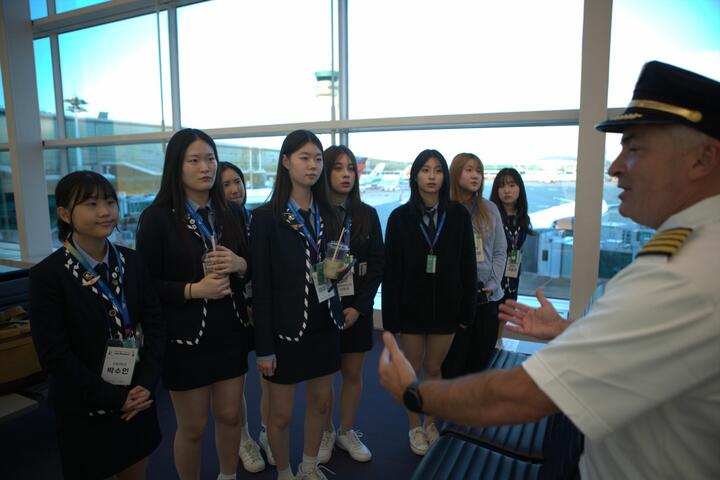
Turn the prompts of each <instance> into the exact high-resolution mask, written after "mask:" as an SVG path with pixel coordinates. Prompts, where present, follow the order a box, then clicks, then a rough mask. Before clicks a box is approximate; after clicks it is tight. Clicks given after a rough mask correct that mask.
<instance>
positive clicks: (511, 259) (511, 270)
mask: <svg viewBox="0 0 720 480" xmlns="http://www.w3.org/2000/svg"><path fill="white" fill-rule="evenodd" d="M521 261H522V252H521V251H520V250H512V251H510V254H509V255H508V259H507V264H506V265H505V276H506V277H508V278H518V276H519V275H520V262H521Z"/></svg>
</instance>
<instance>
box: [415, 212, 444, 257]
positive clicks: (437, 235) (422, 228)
mask: <svg viewBox="0 0 720 480" xmlns="http://www.w3.org/2000/svg"><path fill="white" fill-rule="evenodd" d="M446 215H447V212H443V214H442V217H440V223H439V224H438V228H437V230H436V231H435V238H433V241H432V242H430V236H429V235H428V232H427V227H425V224H424V223H423V221H422V220H420V231H421V232H422V234H423V237H425V241H426V242H427V244H428V247H430V253H432V252H433V249H434V248H435V244H436V243H437V241H438V238H440V233H441V232H442V229H443V226H444V225H445V216H446Z"/></svg>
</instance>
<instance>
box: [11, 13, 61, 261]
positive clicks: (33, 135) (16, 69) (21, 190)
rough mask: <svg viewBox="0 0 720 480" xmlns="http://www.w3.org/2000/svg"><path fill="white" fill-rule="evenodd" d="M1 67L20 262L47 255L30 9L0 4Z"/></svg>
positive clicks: (48, 244)
mask: <svg viewBox="0 0 720 480" xmlns="http://www.w3.org/2000/svg"><path fill="white" fill-rule="evenodd" d="M0 64H1V65H2V69H3V86H4V88H5V109H6V110H5V111H6V114H7V126H8V140H9V143H10V162H11V163H10V164H11V168H12V177H13V193H14V196H15V211H16V215H17V224H18V234H19V237H20V254H21V256H22V259H23V260H24V259H33V258H42V257H43V256H45V255H47V254H48V253H50V250H51V248H52V243H51V241H50V228H49V227H50V215H49V213H48V203H47V200H48V196H47V184H46V182H45V167H44V162H43V149H42V138H41V134H40V107H39V105H38V98H37V81H36V79H35V53H34V51H33V33H32V23H31V22H30V6H29V3H28V2H26V1H17V0H0Z"/></svg>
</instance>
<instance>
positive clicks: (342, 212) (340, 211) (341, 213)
mask: <svg viewBox="0 0 720 480" xmlns="http://www.w3.org/2000/svg"><path fill="white" fill-rule="evenodd" d="M336 208H337V212H338V217H340V221H341V222H342V223H345V215H347V212H346V211H345V205H338V206H337V207H336Z"/></svg>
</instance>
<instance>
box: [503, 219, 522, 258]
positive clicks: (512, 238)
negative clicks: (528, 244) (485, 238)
mask: <svg viewBox="0 0 720 480" xmlns="http://www.w3.org/2000/svg"><path fill="white" fill-rule="evenodd" d="M516 222H517V219H516ZM509 223H510V222H509V219H508V222H507V223H506V224H505V234H506V237H507V239H508V242H509V243H510V244H511V245H512V249H513V250H517V241H518V237H519V235H520V225H519V224H518V225H516V227H515V231H514V232H511V231H510V225H509Z"/></svg>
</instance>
